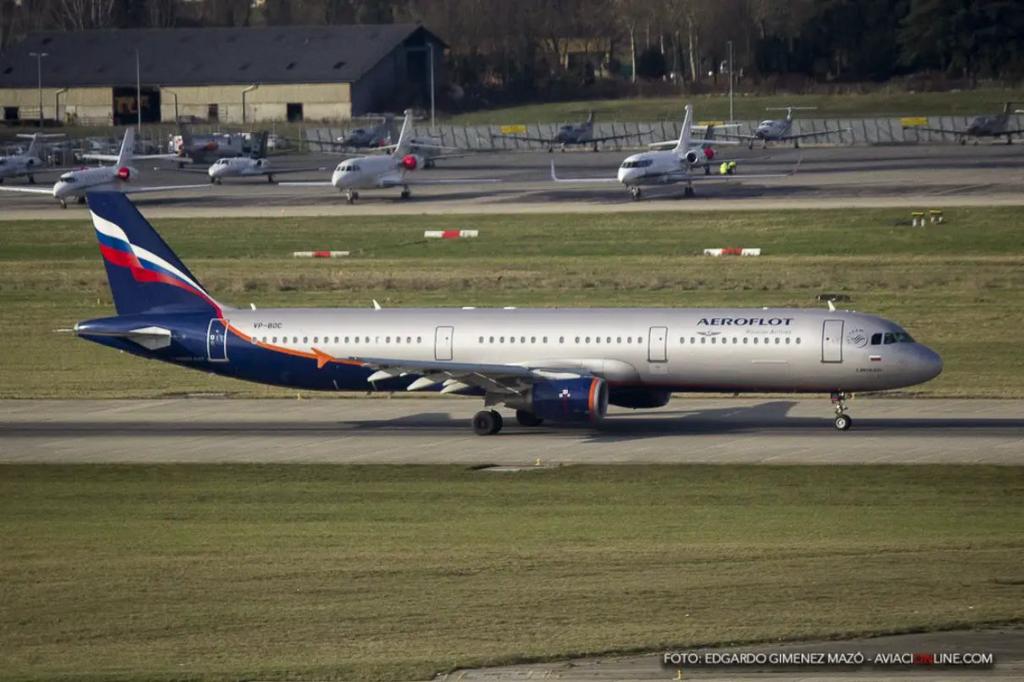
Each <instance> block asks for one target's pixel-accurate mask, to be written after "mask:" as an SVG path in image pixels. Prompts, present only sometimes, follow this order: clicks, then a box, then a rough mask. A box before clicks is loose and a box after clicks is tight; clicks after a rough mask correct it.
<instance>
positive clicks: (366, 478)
mask: <svg viewBox="0 0 1024 682" xmlns="http://www.w3.org/2000/svg"><path fill="white" fill-rule="evenodd" d="M1022 493H1024V469H1021V468H1019V467H1014V468H999V467H941V466H934V467H933V466H913V467H900V466H882V467H742V466H708V467H702V466H650V467H628V466H616V467H567V468H563V469H555V470H538V471H529V472H523V473H519V474H495V473H486V472H480V471H470V470H466V469H463V468H457V467H342V466H304V465H281V466H278V465H268V466H244V465H243V466H234V465H230V466H229V465H222V466H198V465H175V466H25V465H15V466H10V465H8V466H0V538H2V542H3V551H2V552H0V571H2V574H3V576H4V579H3V581H2V582H0V603H2V604H3V608H2V609H0V652H2V658H3V665H2V666H0V679H47V680H51V679H92V680H99V679H103V680H110V679H125V680H128V679H131V680H182V679H198V678H203V679H318V680H325V679H344V680H396V679H427V678H429V677H431V676H432V675H433V674H434V673H436V672H438V671H443V670H450V669H452V668H454V667H456V666H467V665H483V664H492V663H507V662H512V661H518V660H535V659H547V658H560V657H567V656H575V655H584V654H593V653H600V652H609V651H646V650H651V651H653V650H659V649H661V648H664V647H689V646H695V645H703V644H714V643H727V642H753V641H777V640H780V639H801V638H820V637H833V636H835V637H839V636H844V635H853V634H869V633H886V632H896V631H906V630H932V629H948V628H961V627H970V626H975V625H982V624H991V623H998V622H1020V621H1021V620H1022V618H1024V568H1022V565H1021V562H1020V557H1021V551H1022V549H1024V532H1022V529H1024V504H1021V502H1022V497H1021V496H1022Z"/></svg>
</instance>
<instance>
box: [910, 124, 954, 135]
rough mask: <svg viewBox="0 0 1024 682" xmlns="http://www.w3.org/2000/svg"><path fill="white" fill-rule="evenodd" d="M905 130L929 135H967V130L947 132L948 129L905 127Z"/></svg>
mask: <svg viewBox="0 0 1024 682" xmlns="http://www.w3.org/2000/svg"><path fill="white" fill-rule="evenodd" d="M903 129H904V130H924V131H926V132H929V133H946V134H947V135H966V134H967V131H966V130H947V129H946V128H929V127H927V126H903Z"/></svg>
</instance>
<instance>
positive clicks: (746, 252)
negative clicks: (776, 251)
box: [704, 248, 761, 256]
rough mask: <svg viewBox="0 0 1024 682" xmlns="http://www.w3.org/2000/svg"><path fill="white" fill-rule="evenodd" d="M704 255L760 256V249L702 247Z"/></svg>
mask: <svg viewBox="0 0 1024 682" xmlns="http://www.w3.org/2000/svg"><path fill="white" fill-rule="evenodd" d="M704 255H705V256H760V255H761V249H736V248H724V249H704Z"/></svg>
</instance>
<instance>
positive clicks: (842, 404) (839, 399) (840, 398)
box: [832, 391, 853, 431]
mask: <svg viewBox="0 0 1024 682" xmlns="http://www.w3.org/2000/svg"><path fill="white" fill-rule="evenodd" d="M846 398H847V395H846V394H845V393H843V392H842V391H839V392H837V393H833V394H832V405H833V406H834V407H835V410H836V418H835V420H834V421H833V422H832V423H833V424H834V425H835V427H836V429H838V430H839V431H849V430H850V427H851V426H853V418H852V417H850V415H848V414H846Z"/></svg>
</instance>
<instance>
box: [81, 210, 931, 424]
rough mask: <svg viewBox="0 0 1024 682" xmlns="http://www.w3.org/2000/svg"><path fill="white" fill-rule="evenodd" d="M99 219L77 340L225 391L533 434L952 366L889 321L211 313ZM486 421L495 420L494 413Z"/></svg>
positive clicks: (858, 385)
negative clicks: (398, 409)
mask: <svg viewBox="0 0 1024 682" xmlns="http://www.w3.org/2000/svg"><path fill="white" fill-rule="evenodd" d="M89 208H90V210H91V211H92V216H93V225H94V227H95V230H96V237H97V239H98V240H99V245H100V253H101V254H102V257H103V261H104V264H105V266H106V271H107V278H108V280H109V282H110V289H111V292H112V293H113V299H114V306H115V308H116V310H117V314H116V315H114V316H112V317H104V318H99V319H93V320H86V321H83V322H79V323H78V324H76V325H75V327H74V331H75V333H76V334H77V335H78V336H80V337H82V338H83V339H87V340H89V341H93V342H95V343H98V344H101V345H104V346H110V347H112V348H116V349H118V350H122V351H126V352H129V353H133V354H135V355H139V356H142V357H144V358H152V359H157V360H162V361H165V362H169V363H173V364H176V365H180V366H183V367H190V368H193V369H197V370H200V371H203V372H213V373H215V374H220V375H223V376H227V377H233V378H236V379H244V380H248V381H254V382H259V383H264V384H272V385H277V386H287V387H290V388H298V389H304V390H306V389H308V390H324V391H359V392H365V391H367V390H374V391H402V390H405V391H421V390H430V391H439V392H440V393H451V394H458V395H470V396H477V397H480V398H483V401H484V407H485V409H484V410H483V411H480V412H478V413H476V415H475V416H474V417H473V419H472V426H473V430H474V431H475V432H476V433H478V434H480V435H488V434H494V433H497V432H498V431H500V430H501V428H502V424H503V418H502V416H501V414H500V413H499V412H498V411H496V410H494V409H493V408H494V407H495V406H498V405H505V406H506V407H507V408H509V409H512V410H515V413H516V418H517V420H518V421H519V423H520V424H522V425H523V426H531V427H532V426H537V425H539V424H541V423H542V422H543V421H548V422H554V423H574V422H575V423H581V424H596V423H597V422H599V421H600V420H601V419H602V418H603V417H604V416H605V411H606V410H607V407H608V405H609V404H611V405H620V406H624V407H632V408H651V407H660V406H663V405H665V404H666V403H668V401H669V399H670V397H671V395H672V393H674V392H696V391H714V392H728V393H734V392H751V391H756V392H794V393H829V394H831V395H832V401H833V403H834V405H835V421H834V424H835V427H836V428H837V429H839V430H843V431H845V430H846V429H848V428H850V425H851V423H852V421H851V419H850V416H849V415H848V414H847V411H846V403H845V399H846V396H847V393H848V392H850V391H883V390H887V389H894V388H901V387H904V386H912V385H914V384H919V383H922V382H925V381H928V380H929V379H931V378H933V377H935V376H936V375H938V374H939V372H940V371H941V370H942V360H941V359H940V358H939V356H938V355H937V354H936V353H935V352H934V351H932V350H931V349H929V348H927V347H926V346H924V345H922V344H920V343H918V342H916V341H914V339H912V338H911V337H910V335H909V334H907V332H906V331H904V330H903V329H902V328H901V327H900V326H899V325H897V324H896V323H894V322H890V321H889V320H885V319H882V318H881V317H876V316H874V315H865V314H861V313H853V312H840V311H835V310H804V309H768V308H748V309H742V308H740V309H736V308H714V309H710V308H689V309H680V308H676V309H673V308H593V309H573V308H553V309H538V308H532V309H529V308H523V309H514V310H485V309H458V308H433V309H430V308H420V309H393V310H381V309H364V310H355V309H311V308H297V309H281V308H267V309H255V308H254V309H234V308H230V307H228V306H226V305H224V304H222V303H220V302H218V301H217V300H215V299H214V298H213V296H212V295H211V294H210V293H208V292H207V291H206V289H204V288H203V286H202V285H201V284H200V283H199V280H198V279H197V278H196V276H195V275H193V274H192V273H191V272H190V271H189V269H188V268H187V267H186V266H185V264H184V263H182V262H181V260H179V259H178V257H177V256H176V255H175V254H174V252H173V251H172V250H171V248H170V247H169V246H168V245H167V244H166V243H165V242H164V241H163V240H162V239H161V238H160V236H159V235H158V234H157V233H156V231H155V230H154V229H153V228H152V227H151V226H150V225H149V224H148V223H147V222H146V220H145V219H144V218H143V217H142V215H140V214H139V212H138V211H137V210H136V209H135V207H134V206H133V205H132V204H131V202H130V201H129V200H128V198H127V197H125V196H124V195H122V194H119V193H111V192H92V193H90V194H89ZM488 408H489V409H488Z"/></svg>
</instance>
